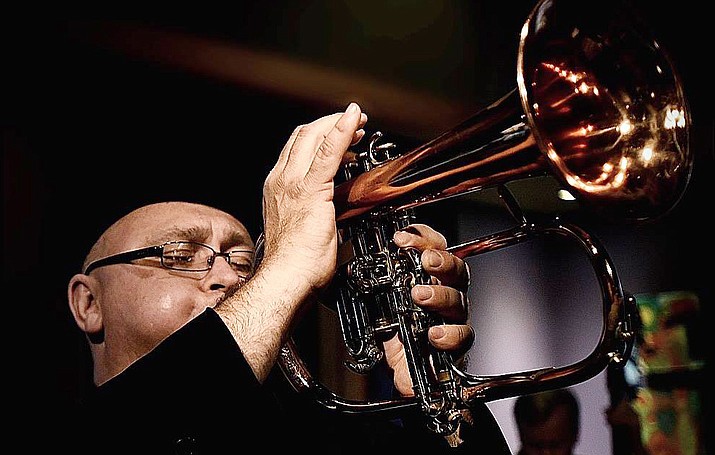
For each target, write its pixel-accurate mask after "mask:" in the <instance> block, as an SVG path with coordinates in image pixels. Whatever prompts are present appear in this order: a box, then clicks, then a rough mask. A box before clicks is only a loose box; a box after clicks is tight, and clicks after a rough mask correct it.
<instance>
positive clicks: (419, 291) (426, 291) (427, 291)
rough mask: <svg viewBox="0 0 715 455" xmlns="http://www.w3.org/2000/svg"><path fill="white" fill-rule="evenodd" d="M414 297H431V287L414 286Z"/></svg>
mask: <svg viewBox="0 0 715 455" xmlns="http://www.w3.org/2000/svg"><path fill="white" fill-rule="evenodd" d="M415 297H416V298H417V299H419V300H427V299H429V298H430V297H432V288H430V287H429V286H423V285H417V286H415Z"/></svg>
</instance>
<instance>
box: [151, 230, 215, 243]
mask: <svg viewBox="0 0 715 455" xmlns="http://www.w3.org/2000/svg"><path fill="white" fill-rule="evenodd" d="M210 235H211V231H210V229H208V228H207V227H202V226H173V227H170V228H168V229H166V230H163V231H162V232H161V233H159V234H158V235H157V236H152V237H151V238H149V239H147V240H148V243H152V244H159V243H164V242H170V241H173V240H187V241H191V242H205V241H206V239H208V238H209V236H210Z"/></svg>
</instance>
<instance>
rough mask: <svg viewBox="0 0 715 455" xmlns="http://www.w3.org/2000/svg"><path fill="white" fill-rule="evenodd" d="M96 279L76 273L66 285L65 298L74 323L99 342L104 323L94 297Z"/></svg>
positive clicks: (96, 284)
mask: <svg viewBox="0 0 715 455" xmlns="http://www.w3.org/2000/svg"><path fill="white" fill-rule="evenodd" d="M97 286H99V283H98V282H97V280H95V279H94V278H92V277H91V276H89V275H84V274H81V273H80V274H77V275H75V276H73V277H72V278H71V279H70V282H69V284H68V285H67V300H68V301H69V306H70V311H72V315H73V316H74V320H75V323H76V324H77V327H79V328H80V329H81V330H82V331H83V332H84V333H85V334H87V337H89V339H90V340H91V341H92V342H93V343H95V342H101V339H99V338H102V333H103V331H104V324H103V321H102V308H101V306H100V302H99V300H98V299H97V298H96V289H97Z"/></svg>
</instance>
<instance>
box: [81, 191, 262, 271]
mask: <svg viewBox="0 0 715 455" xmlns="http://www.w3.org/2000/svg"><path fill="white" fill-rule="evenodd" d="M214 218H216V219H225V220H226V221H227V222H228V223H229V224H230V225H232V226H234V228H235V232H234V233H231V234H229V235H228V237H229V239H228V240H227V241H228V242H229V243H235V244H241V245H248V246H251V247H252V246H253V241H252V239H251V237H250V234H249V233H248V230H247V229H246V227H245V226H244V225H243V224H242V223H241V222H240V221H238V220H237V219H235V218H234V217H233V216H231V215H229V214H227V213H226V212H224V211H222V210H219V209H216V208H214V207H209V206H207V205H203V204H198V203H193V202H183V201H170V202H158V203H154V204H149V205H145V206H142V207H139V208H137V209H135V210H133V211H131V212H129V213H128V214H126V215H124V216H123V217H122V218H120V219H119V220H117V221H115V222H114V223H113V224H112V225H111V226H109V228H107V229H106V230H105V231H104V233H102V235H100V237H99V239H97V241H96V242H95V243H94V245H93V246H92V248H91V249H90V251H89V253H88V254H87V256H86V258H85V260H84V263H83V264H82V269H83V270H85V269H86V267H87V265H89V264H90V263H91V262H93V261H96V260H97V259H101V258H103V257H106V256H110V255H112V254H116V253H118V252H121V251H127V250H132V249H136V248H142V247H145V246H149V245H157V244H160V243H163V242H166V241H170V240H177V238H176V235H191V236H193V237H192V238H186V237H185V238H181V239H180V240H196V241H202V242H203V241H205V240H206V238H199V237H206V236H207V235H209V232H210V230H211V229H213V228H214V225H215V223H212V219H214Z"/></svg>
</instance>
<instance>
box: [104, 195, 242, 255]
mask: <svg viewBox="0 0 715 455" xmlns="http://www.w3.org/2000/svg"><path fill="white" fill-rule="evenodd" d="M117 228H118V229H117V230H116V231H117V232H116V237H117V240H119V241H120V242H121V241H122V240H124V241H125V242H129V243H138V244H136V245H133V247H139V246H147V245H154V244H160V243H163V242H167V241H172V240H191V241H197V242H207V241H209V240H211V241H214V242H218V243H220V244H221V246H223V245H229V246H230V245H232V244H239V245H247V244H248V245H252V240H251V238H250V235H249V233H248V231H247V230H246V228H245V227H244V226H243V224H241V223H240V222H239V221H238V220H236V219H235V218H234V217H232V216H231V215H229V214H227V213H225V212H222V211H220V210H218V209H214V208H211V207H205V206H201V205H195V204H163V205H156V206H150V207H146V208H145V209H144V210H138V211H135V212H134V213H133V214H131V215H130V216H128V217H127V218H125V219H124V222H120V223H119V224H118V226H117Z"/></svg>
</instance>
